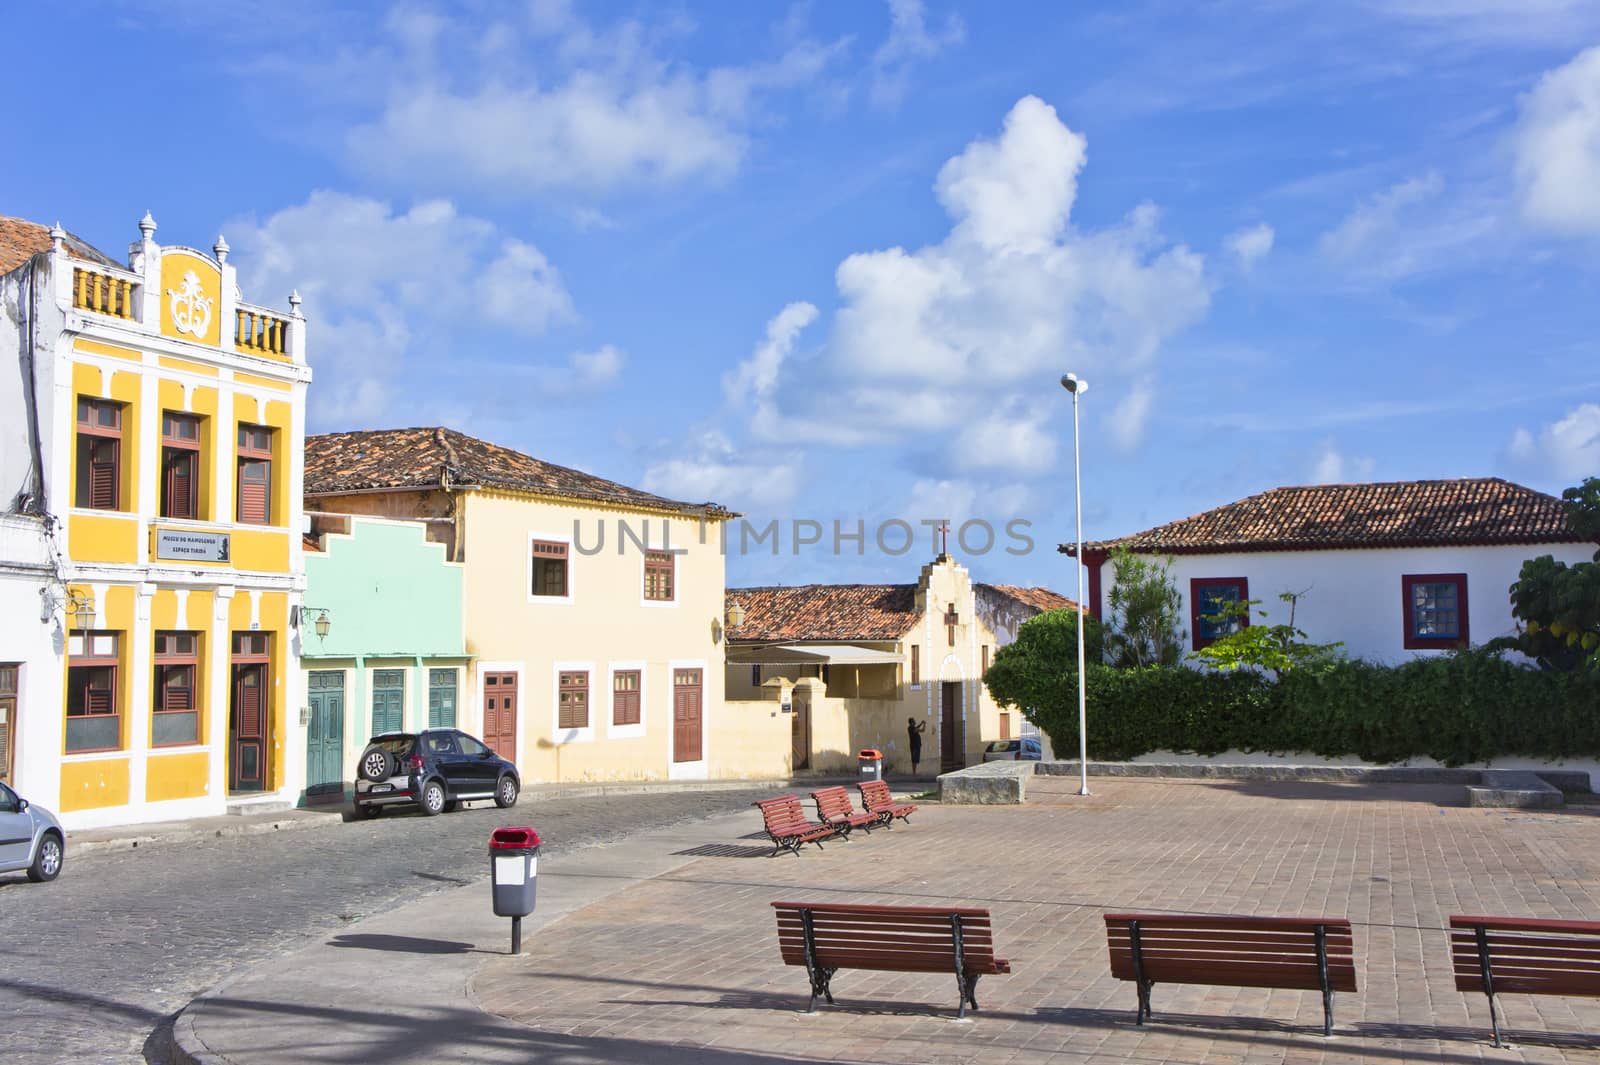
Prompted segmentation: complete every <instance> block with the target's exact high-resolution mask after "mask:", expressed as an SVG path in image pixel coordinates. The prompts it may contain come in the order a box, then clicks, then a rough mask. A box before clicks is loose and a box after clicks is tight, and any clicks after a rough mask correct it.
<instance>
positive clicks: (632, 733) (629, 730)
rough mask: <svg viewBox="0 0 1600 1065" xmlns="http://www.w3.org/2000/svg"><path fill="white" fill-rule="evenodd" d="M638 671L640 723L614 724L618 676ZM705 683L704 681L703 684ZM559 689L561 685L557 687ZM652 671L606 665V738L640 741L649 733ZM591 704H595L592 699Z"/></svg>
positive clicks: (640, 664) (624, 664)
mask: <svg viewBox="0 0 1600 1065" xmlns="http://www.w3.org/2000/svg"><path fill="white" fill-rule="evenodd" d="M629 670H637V671H638V673H639V723H638V724H637V725H614V724H612V713H613V711H612V700H613V699H614V698H615V694H616V676H617V674H618V673H626V672H628V671H629ZM704 683H705V681H704V680H702V681H701V684H704ZM557 686H558V687H559V683H558V685H557ZM649 692H650V670H649V669H647V668H646V667H645V664H644V662H643V661H642V660H641V661H637V662H608V663H606V736H607V737H608V738H610V739H614V740H626V739H638V738H639V737H641V736H643V735H644V734H645V732H646V731H647V730H646V728H645V726H646V725H647V724H649V718H650V695H649ZM590 702H591V703H592V702H593V699H592V698H591V700H590ZM591 709H592V707H591Z"/></svg>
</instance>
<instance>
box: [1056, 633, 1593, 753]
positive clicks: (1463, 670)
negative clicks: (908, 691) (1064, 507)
mask: <svg viewBox="0 0 1600 1065" xmlns="http://www.w3.org/2000/svg"><path fill="white" fill-rule="evenodd" d="M1053 679H1054V680H1055V681H1056V683H1057V684H1058V685H1064V686H1065V687H1066V690H1063V691H1062V692H1060V693H1056V694H1057V697H1055V698H1049V699H1041V700H1039V701H1038V702H1037V703H1035V704H1034V705H1035V707H1036V709H1034V710H1033V711H1032V712H1031V713H1030V716H1031V717H1033V718H1034V720H1035V722H1036V723H1037V724H1038V725H1039V726H1040V727H1041V728H1043V729H1044V730H1045V731H1046V732H1048V733H1049V734H1050V739H1051V740H1052V742H1053V743H1054V744H1055V748H1056V750H1058V751H1076V750H1077V749H1078V721H1077V692H1076V690H1075V685H1076V683H1077V675H1076V671H1075V669H1069V670H1066V671H1064V672H1058V673H1057V674H1056V675H1055V678H1053ZM1087 679H1088V685H1087V687H1088V727H1089V756H1090V757H1091V758H1098V759H1102V760H1111V761H1125V760H1127V759H1129V758H1133V757H1136V756H1138V755H1141V754H1146V753H1148V752H1150V751H1159V750H1166V751H1175V752H1192V753H1194V754H1202V755H1214V754H1218V753H1220V752H1222V751H1227V750H1239V751H1260V752H1266V753H1271V754H1287V753H1290V752H1307V753H1311V754H1316V755H1321V756H1324V757H1339V756H1344V755H1355V756H1357V757H1360V758H1362V759H1364V760H1366V761H1370V762H1401V761H1405V760H1406V759H1409V758H1418V757H1429V758H1433V759H1436V760H1438V761H1439V762H1442V763H1443V764H1445V765H1462V764H1465V763H1470V762H1485V761H1489V760H1491V759H1494V758H1501V757H1507V756H1512V755H1520V756H1526V757H1533V758H1545V759H1558V758H1569V757H1595V756H1600V674H1597V673H1596V672H1595V671H1582V672H1571V673H1561V672H1549V671H1541V670H1535V669H1528V668H1526V667H1523V666H1519V665H1514V664H1512V663H1511V662H1508V661H1506V660H1504V659H1502V658H1500V657H1498V656H1496V655H1493V654H1489V653H1486V652H1482V651H1465V652H1460V653H1456V654H1450V655H1439V656H1431V657H1427V658H1419V659H1416V660H1413V661H1411V662H1407V663H1405V664H1404V665H1400V666H1393V667H1389V666H1379V665H1373V664H1372V663H1368V662H1361V661H1354V660H1350V661H1341V662H1338V663H1335V664H1333V665H1330V666H1328V667H1325V668H1320V669H1317V670H1314V671H1312V670H1302V671H1296V672H1290V673H1287V674H1285V676H1284V677H1283V679H1281V680H1278V681H1274V680H1272V679H1271V678H1269V677H1266V676H1264V675H1262V674H1260V673H1255V672H1251V671H1249V670H1238V671H1235V672H1230V673H1216V672H1207V671H1201V670H1195V669H1187V668H1182V667H1177V668H1161V667H1151V668H1147V669H1112V668H1109V667H1107V666H1101V665H1096V664H1091V665H1090V666H1089V670H1088V678H1087Z"/></svg>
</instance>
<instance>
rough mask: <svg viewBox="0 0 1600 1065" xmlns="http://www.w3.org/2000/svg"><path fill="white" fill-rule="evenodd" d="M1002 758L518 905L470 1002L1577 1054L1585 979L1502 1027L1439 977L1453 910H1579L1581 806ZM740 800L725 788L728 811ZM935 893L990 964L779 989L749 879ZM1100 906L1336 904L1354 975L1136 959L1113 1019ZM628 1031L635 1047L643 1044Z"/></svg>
mask: <svg viewBox="0 0 1600 1065" xmlns="http://www.w3.org/2000/svg"><path fill="white" fill-rule="evenodd" d="M1075 786H1076V785H1075V782H1073V781H1069V780H1065V779H1061V780H1056V779H1053V778H1039V779H1037V780H1036V781H1033V782H1030V786H1029V804H1028V805H1027V806H1025V807H938V806H925V807H924V808H923V809H922V811H921V812H919V813H918V814H917V815H916V816H915V817H914V818H913V820H912V823H911V824H910V825H908V826H905V827H902V828H897V829H895V830H894V831H893V832H881V831H880V832H877V833H874V834H873V835H872V836H871V837H870V838H867V839H858V840H856V841H854V842H851V843H847V844H830V845H828V847H827V849H826V850H824V851H821V852H818V851H816V850H815V849H812V848H808V849H807V851H806V854H805V856H804V857H802V858H798V859H796V858H793V857H788V856H785V857H781V858H774V859H767V858H766V857H764V855H765V853H766V850H767V848H766V847H765V846H764V845H763V844H762V843H760V842H759V841H757V840H756V839H753V838H746V839H741V840H730V841H729V842H728V844H726V845H723V846H714V847H710V848H707V849H706V851H705V856H704V857H701V858H699V859H697V860H696V861H694V862H693V863H691V864H689V865H687V866H683V867H681V868H680V869H678V870H677V871H675V872H672V873H669V874H667V875H665V876H661V877H658V878H656V879H654V880H651V881H648V882H646V883H643V884H640V885H637V886H634V887H632V888H629V889H628V890H626V891H624V892H622V893H620V894H618V895H616V896H613V897H611V898H609V899H607V900H606V901H605V902H604V903H602V904H598V905H594V906H590V907H588V908H587V909H584V910H581V911H579V912H577V913H575V914H573V915H571V916H569V917H567V918H566V919H564V920H562V921H561V922H559V923H557V924H555V925H553V926H551V927H549V928H547V929H545V930H544V931H543V932H541V933H540V935H539V936H537V937H536V938H535V940H534V941H533V942H532V943H530V944H528V945H526V946H525V953H524V955H523V956H521V957H516V958H513V957H502V958H495V959H491V960H490V961H489V962H487V963H486V964H485V966H484V967H483V968H482V969H481V970H479V972H478V974H477V976H476V978H475V980H474V982H473V984H472V988H471V994H472V996H473V998H474V1000H475V1001H476V1002H477V1004H478V1005H480V1006H481V1007H482V1008H484V1009H486V1010H489V1011H491V1012H493V1013H495V1014H498V1015H499V1016H501V1017H504V1018H506V1019H509V1020H512V1021H515V1022H517V1023H520V1024H522V1025H525V1026H527V1027H528V1028H531V1029H534V1030H536V1031H537V1032H538V1033H541V1034H543V1035H545V1036H548V1037H550V1038H551V1039H554V1040H559V1039H572V1040H591V1041H594V1042H595V1043H596V1044H602V1043H606V1042H607V1041H621V1042H619V1044H618V1045H629V1046H632V1047H634V1048H635V1049H636V1050H638V1049H640V1048H641V1047H642V1048H658V1049H659V1051H660V1054H659V1055H656V1056H659V1057H661V1058H671V1059H672V1060H679V1058H680V1056H681V1055H682V1054H683V1052H684V1051H685V1050H686V1049H695V1048H697V1049H698V1052H699V1059H698V1060H702V1061H705V1062H710V1063H721V1062H733V1061H752V1060H760V1061H776V1060H796V1061H874V1062H878V1061H881V1062H917V1063H925V1065H945V1063H951V1065H954V1063H964V1062H978V1061H981V1062H983V1063H984V1065H1003V1063H1018V1065H1022V1063H1031V1062H1066V1061H1071V1062H1095V1063H1098V1062H1113V1061H1115V1062H1122V1061H1136V1062H1163V1061H1171V1062H1194V1063H1207V1065H1209V1063H1220V1062H1229V1063H1241V1065H1253V1063H1255V1062H1321V1061H1370V1062H1396V1061H1411V1060H1432V1061H1440V1062H1470V1061H1478V1060H1490V1061H1589V1062H1594V1061H1596V1060H1600V1035H1596V1036H1595V1037H1588V1036H1585V1035H1584V1033H1600V1001H1596V1000H1584V999H1566V998H1543V997H1538V998H1536V997H1530V996H1519V995H1511V996H1506V997H1504V998H1503V999H1502V1000H1501V1001H1502V1006H1503V1008H1504V1015H1503V1023H1504V1025H1505V1030H1506V1031H1507V1032H1508V1034H1509V1035H1510V1037H1511V1039H1512V1041H1513V1042H1514V1043H1515V1049H1511V1050H1496V1049H1495V1048H1494V1047H1493V1046H1492V1045H1491V1044H1490V1043H1489V1040H1488V1022H1489V1016H1488V1006H1487V1001H1486V1000H1485V998H1484V997H1483V996H1482V995H1480V994H1473V995H1463V994H1461V993H1459V992H1457V991H1456V990H1455V988H1454V981H1453V978H1452V975H1451V971H1450V960H1449V949H1448V941H1447V937H1446V934H1445V932H1444V928H1445V926H1446V922H1447V920H1448V918H1449V916H1450V915H1451V914H1453V913H1490V914H1510V915H1519V916H1529V917H1553V918H1567V919H1594V918H1597V917H1600V905H1597V901H1600V898H1597V895H1600V842H1597V841H1596V829H1597V828H1600V821H1597V820H1596V817H1595V813H1596V811H1594V810H1593V808H1580V809H1576V810H1568V811H1557V812H1540V813H1534V812H1522V811H1511V810H1480V809H1470V808H1467V807H1466V806H1465V805H1464V804H1463V799H1464V796H1463V792H1462V789H1461V788H1457V787H1445V788H1441V787H1425V786H1406V785H1350V784H1334V783H1328V784H1323V783H1300V784H1282V783H1245V782H1219V781H1204V782H1202V781H1183V782H1178V781H1143V780H1141V781H1132V780H1100V781H1095V782H1093V784H1092V785H1091V786H1092V787H1094V789H1095V794H1094V795H1092V796H1090V797H1089V798H1087V799H1084V798H1082V797H1080V796H1078V795H1076V794H1073V791H1074V789H1075ZM755 827H756V816H755V814H754V813H752V814H751V828H752V829H754V828H755ZM777 899H791V900H794V899H798V900H816V901H855V902H873V903H885V904H906V905H917V904H923V905H929V904H963V905H978V906H986V907H988V908H989V909H990V910H991V911H993V913H994V916H995V925H996V949H997V951H998V953H1000V954H1001V955H1002V956H1004V957H1007V958H1009V959H1010V960H1011V962H1012V966H1013V970H1014V972H1013V974H1012V975H1009V976H993V977H986V978H984V979H983V980H982V982H980V984H979V985H978V1000H979V1002H980V1003H981V1005H982V1007H983V1009H982V1012H981V1013H979V1014H978V1015H977V1017H976V1019H975V1020H972V1021H969V1022H958V1021H956V1020H955V1019H954V1016H955V1006H956V985H955V980H954V979H953V977H943V976H930V975H910V974H904V975H902V974H878V973H859V972H849V971H846V972H841V973H839V974H838V975H837V976H836V977H835V978H834V992H835V998H836V999H837V1001H838V1005H837V1006H835V1007H833V1008H829V1007H827V1006H823V1007H821V1009H820V1010H819V1012H818V1013H817V1014H814V1015H806V1014H805V1013H803V1012H802V1011H803V1010H804V1008H805V1004H806V999H807V990H808V987H807V981H806V977H805V972H804V970H803V969H801V968H795V967H787V966H784V965H783V964H782V963H781V961H780V959H779V957H778V951H777V944H776V932H775V929H774V920H773V916H772V910H771V907H770V906H769V905H768V904H769V903H770V902H771V901H773V900H777ZM1108 910H1151V911H1163V910H1165V911H1183V912H1212V913H1259V914H1279V915H1324V916H1329V917H1347V918H1348V919H1349V920H1350V921H1351V922H1352V923H1353V924H1354V927H1355V936H1356V963H1357V974H1358V983H1359V986H1360V988H1361V990H1360V992H1359V993H1357V994H1354V995H1350V994H1343V995H1337V996H1336V998H1335V1026H1336V1033H1337V1034H1336V1035H1335V1036H1334V1037H1333V1038H1331V1039H1324V1038H1323V1037H1322V1036H1321V1034H1320V1032H1321V1020H1322V1012H1321V1002H1320V998H1319V996H1318V995H1317V994H1315V993H1311V992H1298V991H1276V990H1264V989H1234V988H1210V987H1202V986H1188V985H1172V986H1164V985H1158V986H1157V987H1156V988H1155V989H1154V992H1153V1002H1152V1004H1153V1007H1154V1010H1155V1018H1154V1022H1153V1023H1151V1024H1147V1025H1146V1026H1145V1027H1144V1028H1138V1027H1136V1026H1135V1025H1134V1024H1133V1021H1132V1016H1133V1006H1134V1000H1135V995H1134V990H1133V986H1132V985H1131V984H1128V983H1123V982H1120V981H1116V980H1113V979H1111V977H1110V975H1109V972H1108V966H1107V961H1106V946H1105V932H1104V924H1103V922H1102V920H1101V914H1102V913H1104V912H1106V911H1108ZM650 1056H651V1055H649V1054H644V1055H643V1056H638V1057H637V1060H648V1059H649V1057H650Z"/></svg>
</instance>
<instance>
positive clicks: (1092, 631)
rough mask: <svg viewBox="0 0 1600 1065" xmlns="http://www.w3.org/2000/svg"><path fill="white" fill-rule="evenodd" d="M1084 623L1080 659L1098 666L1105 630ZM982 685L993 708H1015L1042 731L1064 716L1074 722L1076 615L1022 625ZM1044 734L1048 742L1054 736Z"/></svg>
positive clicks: (1054, 614) (1055, 613) (1059, 613)
mask: <svg viewBox="0 0 1600 1065" xmlns="http://www.w3.org/2000/svg"><path fill="white" fill-rule="evenodd" d="M1086 622H1087V623H1086V624H1085V625H1084V627H1083V642H1084V657H1085V660H1086V661H1088V662H1089V663H1091V664H1093V663H1098V662H1099V661H1100V659H1101V657H1102V656H1103V655H1104V653H1105V640H1104V630H1103V629H1102V628H1101V627H1100V622H1099V621H1097V620H1096V619H1095V618H1094V616H1093V615H1086ZM1092 668H1093V665H1091V669H1092ZM983 679H984V683H985V684H986V685H988V688H989V694H990V695H992V696H994V699H995V701H996V702H997V703H1000V704H1001V705H1002V706H1014V707H1016V708H1017V709H1018V710H1020V711H1022V714H1023V716H1025V717H1026V718H1027V719H1028V720H1029V721H1031V722H1033V723H1034V724H1035V725H1039V726H1041V727H1045V726H1046V725H1048V724H1049V723H1051V722H1054V721H1056V720H1059V719H1060V718H1061V717H1062V716H1063V715H1067V714H1070V715H1071V716H1072V717H1073V719H1074V720H1076V715H1077V713H1078V709H1077V708H1078V612H1077V611H1076V610H1048V611H1046V612H1044V613H1043V614H1038V615H1035V616H1034V617H1031V618H1029V619H1028V620H1027V621H1025V622H1023V623H1022V627H1021V628H1019V629H1018V630H1017V638H1016V640H1015V641H1013V642H1012V643H1009V644H1007V645H1006V646H1004V647H1002V648H1000V651H999V653H998V654H996V655H995V656H994V661H993V662H991V663H990V664H989V672H987V673H985V674H984V675H983ZM1046 731H1050V732H1051V737H1052V739H1053V738H1054V735H1055V734H1054V732H1053V731H1052V730H1051V729H1049V728H1046Z"/></svg>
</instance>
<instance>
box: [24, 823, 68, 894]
mask: <svg viewBox="0 0 1600 1065" xmlns="http://www.w3.org/2000/svg"><path fill="white" fill-rule="evenodd" d="M60 875H61V837H60V836H58V835H56V834H55V833H54V832H46V833H45V834H44V838H43V839H41V840H40V841H39V853H38V854H36V855H34V856H33V864H32V865H30V866H28V879H29V880H32V881H33V882H34V883H35V884H42V883H44V882H45V881H46V880H54V879H55V878H56V877H58V876H60Z"/></svg>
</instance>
